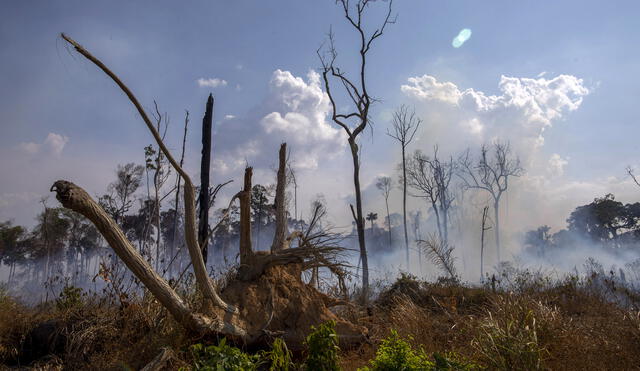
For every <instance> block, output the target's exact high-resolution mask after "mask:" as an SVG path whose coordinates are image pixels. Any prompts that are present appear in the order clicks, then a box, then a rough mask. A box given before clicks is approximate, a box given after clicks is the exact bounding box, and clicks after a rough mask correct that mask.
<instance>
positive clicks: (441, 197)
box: [426, 146, 456, 244]
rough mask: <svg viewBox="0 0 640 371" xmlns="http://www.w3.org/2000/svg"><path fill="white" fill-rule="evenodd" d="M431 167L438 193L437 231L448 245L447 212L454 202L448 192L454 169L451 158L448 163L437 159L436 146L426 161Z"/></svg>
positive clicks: (452, 196)
mask: <svg viewBox="0 0 640 371" xmlns="http://www.w3.org/2000/svg"><path fill="white" fill-rule="evenodd" d="M426 161H427V163H428V164H429V166H430V167H431V174H432V175H433V181H434V183H435V186H436V192H437V193H438V209H439V210H440V211H439V216H440V219H441V223H440V225H439V229H440V230H441V231H442V239H443V241H444V243H446V244H448V243H449V224H450V223H449V210H450V209H451V205H452V204H453V201H454V200H455V197H454V195H453V193H452V192H451V190H450V185H451V179H452V178H453V174H454V172H455V169H456V165H455V163H454V161H453V158H452V157H451V158H449V161H443V160H441V159H440V158H439V157H438V146H435V147H434V148H433V157H432V158H427V159H426Z"/></svg>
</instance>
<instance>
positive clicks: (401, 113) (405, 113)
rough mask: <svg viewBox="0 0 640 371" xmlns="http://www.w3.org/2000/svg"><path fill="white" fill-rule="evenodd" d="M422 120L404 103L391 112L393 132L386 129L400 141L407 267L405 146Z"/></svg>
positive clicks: (388, 133) (407, 235)
mask: <svg viewBox="0 0 640 371" xmlns="http://www.w3.org/2000/svg"><path fill="white" fill-rule="evenodd" d="M421 123H422V120H420V118H418V117H417V116H416V112H415V110H413V111H411V112H409V107H407V106H405V105H404V104H403V105H402V106H400V107H399V108H398V109H397V110H396V112H394V114H393V121H392V124H393V132H390V131H389V130H388V129H387V135H388V136H390V137H391V138H393V139H395V140H397V141H398V143H400V148H401V149H402V178H401V180H402V224H403V226H404V245H405V249H406V252H407V268H409V233H408V232H407V161H406V150H407V146H408V145H409V144H410V143H411V141H412V140H413V137H414V136H415V135H416V131H418V127H420V124H421Z"/></svg>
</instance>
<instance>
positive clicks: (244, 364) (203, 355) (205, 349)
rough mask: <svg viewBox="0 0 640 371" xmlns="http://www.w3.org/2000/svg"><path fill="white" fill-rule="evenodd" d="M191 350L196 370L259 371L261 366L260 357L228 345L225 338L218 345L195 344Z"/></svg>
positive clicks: (193, 365)
mask: <svg viewBox="0 0 640 371" xmlns="http://www.w3.org/2000/svg"><path fill="white" fill-rule="evenodd" d="M189 350H190V351H191V358H192V367H193V369H194V370H199V371H245V370H246V371H252V370H257V368H258V364H259V357H258V356H251V355H249V354H247V353H244V352H243V351H241V350H240V349H238V348H236V347H232V346H230V345H227V339H224V338H223V339H222V340H220V343H218V345H210V346H204V345H202V344H195V345H192V346H191V348H189ZM185 370H186V369H185Z"/></svg>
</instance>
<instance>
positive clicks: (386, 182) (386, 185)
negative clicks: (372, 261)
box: [376, 176, 393, 249]
mask: <svg viewBox="0 0 640 371" xmlns="http://www.w3.org/2000/svg"><path fill="white" fill-rule="evenodd" d="M376 188H378V189H379V190H380V192H382V197H384V204H385V206H386V207H387V228H388V229H389V231H388V232H389V249H391V248H392V246H393V243H392V241H391V215H390V214H389V193H391V178H389V177H388V176H383V177H380V178H378V181H377V182H376Z"/></svg>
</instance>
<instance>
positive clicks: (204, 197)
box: [198, 94, 213, 266]
mask: <svg viewBox="0 0 640 371" xmlns="http://www.w3.org/2000/svg"><path fill="white" fill-rule="evenodd" d="M212 125H213V95H212V94H209V98H207V104H206V109H205V113H204V117H203V118H202V156H201V159H200V196H199V200H198V202H199V204H200V210H199V213H198V214H199V220H198V243H200V248H201V249H202V258H203V259H204V264H205V266H206V265H207V257H208V255H209V249H208V246H209V243H208V241H207V234H208V233H209V196H210V194H209V171H210V169H211V126H212Z"/></svg>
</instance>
